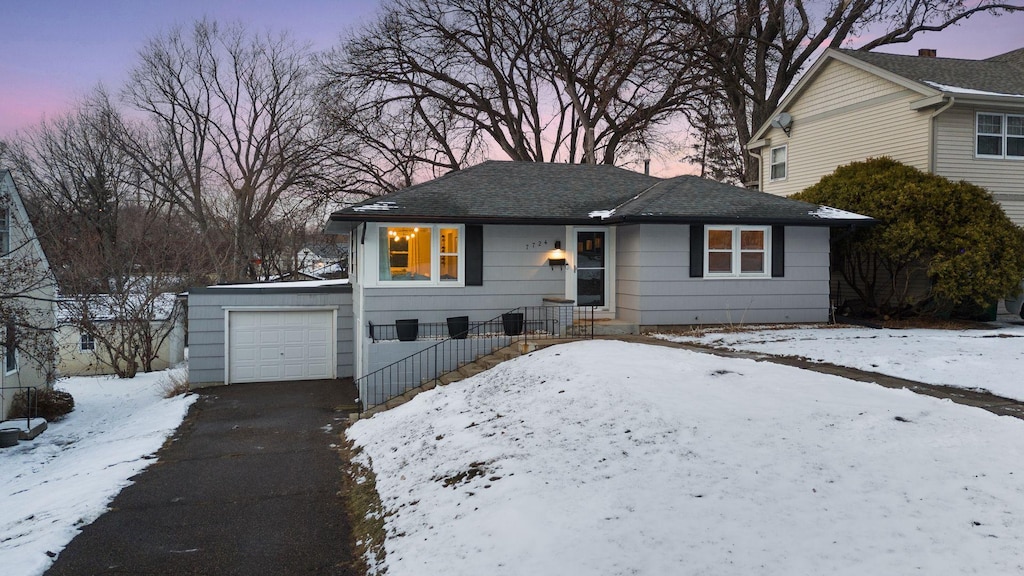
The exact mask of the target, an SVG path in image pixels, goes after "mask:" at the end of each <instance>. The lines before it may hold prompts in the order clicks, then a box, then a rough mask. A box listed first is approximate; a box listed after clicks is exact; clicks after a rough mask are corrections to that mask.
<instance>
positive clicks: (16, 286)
mask: <svg viewBox="0 0 1024 576" xmlns="http://www.w3.org/2000/svg"><path fill="white" fill-rule="evenodd" d="M55 288H56V282H55V281H54V278H53V274H52V272H51V271H50V265H49V263H48V262H47V260H46V255H45V254H43V249H42V246H40V244H39V240H38V238H37V237H36V234H35V231H34V230H33V229H32V224H31V223H30V222H29V219H28V214H27V213H26V211H25V205H24V204H23V203H22V201H21V197H20V196H19V195H18V188H17V187H16V186H15V184H14V179H13V178H12V177H11V173H10V171H9V170H4V169H0V313H2V315H3V319H2V320H3V323H2V325H0V334H2V335H3V340H2V342H0V344H2V346H0V351H2V360H0V363H2V366H0V420H2V419H3V417H4V416H6V415H7V411H8V410H9V409H10V406H11V401H12V398H13V396H14V395H15V394H16V393H17V392H19V391H20V390H23V389H24V388H25V387H34V388H42V387H45V386H48V385H49V381H50V380H51V379H52V376H53V372H54V366H53V362H52V357H48V356H47V354H46V352H47V348H48V346H49V345H50V344H52V342H53V333H52V330H53V327H54V324H55V322H54V318H55V314H54V293H55Z"/></svg>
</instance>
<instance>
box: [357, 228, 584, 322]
mask: <svg viewBox="0 0 1024 576" xmlns="http://www.w3.org/2000/svg"><path fill="white" fill-rule="evenodd" d="M556 240H557V241H560V242H562V245H563V247H565V246H567V245H568V244H567V243H566V240H565V227H564V226H499V225H493V226H484V256H483V265H484V267H483V279H484V281H483V286H453V287H446V286H407V287H406V286H403V287H390V286H379V287H365V288H364V289H363V291H362V311H363V316H362V317H361V318H360V319H359V320H360V323H361V324H362V325H363V326H365V325H366V324H367V322H373V323H374V324H393V323H394V321H395V320H398V319H401V318H416V319H418V320H419V321H420V322H426V323H430V322H444V321H445V318H448V317H449V316H461V315H469V316H470V318H471V319H472V320H473V321H483V320H489V319H491V318H494V317H497V316H498V315H499V314H501V313H502V312H506V311H508V310H511V309H513V308H517V307H519V306H540V305H541V304H542V302H543V298H544V297H546V296H559V297H561V296H564V294H565V274H566V270H564V269H562V268H561V267H558V266H556V267H554V268H552V267H551V266H549V265H548V263H547V261H548V258H549V257H550V255H551V251H552V250H554V247H555V246H554V244H555V241H556Z"/></svg>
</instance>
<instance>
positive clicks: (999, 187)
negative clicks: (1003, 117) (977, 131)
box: [935, 106, 1024, 225]
mask: <svg viewBox="0 0 1024 576" xmlns="http://www.w3.org/2000/svg"><path fill="white" fill-rule="evenodd" d="M977 112H1007V110H1000V109H998V108H976V107H973V106H953V107H952V108H950V109H949V110H947V111H946V112H944V113H942V114H941V115H939V117H938V118H936V119H935V173H936V174H938V175H940V176H945V177H946V178H949V179H951V180H966V181H968V182H971V183H973V184H977V185H978V186H982V187H984V188H986V189H987V190H988V191H989V192H992V193H993V194H994V195H995V197H996V200H998V201H999V202H1000V204H1002V206H1003V209H1004V210H1006V213H1007V215H1009V216H1010V218H1011V219H1012V220H1013V221H1014V222H1016V223H1017V224H1019V225H1024V160H1009V159H1007V160H999V159H990V158H975V157H974V137H975V135H974V123H975V114H976V113H977ZM1017 112H1019V110H1018V111H1017Z"/></svg>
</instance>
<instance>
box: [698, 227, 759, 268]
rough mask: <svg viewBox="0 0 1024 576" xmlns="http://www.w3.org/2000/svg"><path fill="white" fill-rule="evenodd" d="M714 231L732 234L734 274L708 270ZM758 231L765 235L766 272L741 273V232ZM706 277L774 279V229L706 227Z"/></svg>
mask: <svg viewBox="0 0 1024 576" xmlns="http://www.w3.org/2000/svg"><path fill="white" fill-rule="evenodd" d="M712 230H729V231H731V232H732V270H733V271H732V272H712V271H710V270H709V269H708V265H709V258H708V255H709V254H710V250H711V249H710V245H711V244H710V242H709V241H708V237H709V236H710V235H711V231H712ZM750 230H757V231H760V232H763V233H764V270H763V271H761V272H741V271H740V255H741V252H742V251H741V250H740V232H744V231H750ZM704 277H705V278H732V279H735V278H771V277H772V227H771V226H712V225H709V226H705V227H704Z"/></svg>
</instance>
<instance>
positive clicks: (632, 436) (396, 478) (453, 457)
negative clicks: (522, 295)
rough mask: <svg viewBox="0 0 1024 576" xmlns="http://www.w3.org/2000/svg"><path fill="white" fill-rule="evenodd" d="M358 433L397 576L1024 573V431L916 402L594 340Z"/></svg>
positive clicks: (758, 367)
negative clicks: (382, 512) (374, 480)
mask: <svg viewBox="0 0 1024 576" xmlns="http://www.w3.org/2000/svg"><path fill="white" fill-rule="evenodd" d="M993 341H994V342H1009V341H1011V340H1009V339H1007V340H993ZM1012 341H1015V342H1021V341H1020V340H1012ZM895 342H898V341H892V342H890V343H888V344H885V346H893V345H895V344H894V343H895ZM958 342H959V341H958ZM977 342H978V341H975V340H965V344H971V343H977ZM948 344H949V343H946V345H948ZM832 345H833V346H838V343H835V342H833V343H832ZM957 345H959V344H957ZM932 352H936V351H935V350H932ZM892 353H893V356H895V355H897V354H898V353H899V352H898V351H893V352H892ZM903 354H905V355H906V356H905V360H906V363H907V364H918V365H925V364H927V363H928V362H930V360H929V356H927V355H925V356H911V353H910V352H903ZM942 354H943V355H944V354H945V353H944V352H943V353H942ZM950 354H951V355H954V354H955V353H954V352H950ZM801 355H809V354H806V353H802V354H801ZM1017 374H1018V375H1019V374H1020V372H1018V373H1017ZM908 375H912V374H908ZM975 376H977V375H976V374H975ZM1018 377H1019V376H1018ZM347 434H348V436H349V437H350V438H352V439H354V441H355V442H356V443H357V444H358V445H359V446H361V447H362V448H363V452H362V453H361V456H360V458H362V459H363V463H364V464H372V467H373V469H374V471H375V472H376V476H377V489H378V492H379V493H380V495H381V499H382V502H383V504H384V506H385V508H386V509H387V511H388V512H390V514H389V515H388V516H386V519H385V521H386V530H387V533H388V536H387V541H386V544H385V547H386V550H387V558H386V560H385V563H384V565H383V566H381V568H383V567H386V568H387V570H388V572H387V573H388V574H389V576H403V575H418V574H448V575H452V576H456V575H460V574H466V575H474V576H475V575H479V574H488V575H503V574H508V575H519V574H532V575H547V574H552V575H554V574H559V575H561V574H588V575H620V574H635V575H658V576H661V575H664V574H684V575H697V574H709V575H710V574H714V575H716V576H717V575H733V574H736V575H741V574H742V575H748V574H759V575H769V576H771V575H779V576H791V575H793V574H850V575H863V574H911V573H922V574H932V575H945V574H949V575H952V574H958V575H959V574H1011V573H1014V574H1019V573H1022V572H1024V555H1022V554H1021V550H1024V471H1022V469H1021V467H1020V463H1021V462H1024V421H1021V420H1017V419H1014V418H1009V417H999V416H995V415H993V414H991V413H989V412H986V411H984V410H979V409H973V408H968V407H964V406H959V405H956V404H953V403H952V402H949V401H943V400H937V399H935V398H930V397H924V396H919V395H915V394H914V393H912V392H909V391H906V390H891V389H886V388H882V387H880V386H876V385H872V384H866V383H860V382H854V381H850V380H845V379H842V378H838V377H834V376H827V375H822V374H818V373H813V372H808V371H803V370H798V369H795V368H791V367H787V366H779V365H774V364H770V363H763V362H754V361H752V360H743V359H730V358H721V357H716V356H712V355H707V354H700V353H695V352H690V351H686V350H678V349H671V348H664V347H658V346H646V345H642V344H629V343H623V342H614V341H590V342H577V343H572V344H566V345H561V346H555V347H552V348H548V349H545V350H541V351H538V352H534V353H533V354H530V355H528V356H524V357H520V358H518V359H515V360H512V361H509V362H505V363H503V364H501V365H499V366H498V367H496V368H494V369H492V370H490V371H487V372H484V373H482V374H479V375H477V376H476V377H474V378H470V379H468V380H465V381H462V382H459V383H456V384H452V385H449V386H446V387H443V388H439V389H436V390H433V391H430V392H427V393H424V394H420V395H419V396H417V397H416V398H415V399H413V400H412V401H410V402H409V403H407V404H405V405H403V406H400V407H398V408H396V409H394V410H391V411H388V412H384V413H381V414H378V415H376V416H374V417H373V418H370V419H368V420H364V421H360V422H358V423H356V424H355V425H353V426H352V427H351V428H350V429H349V431H348V433H347Z"/></svg>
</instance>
